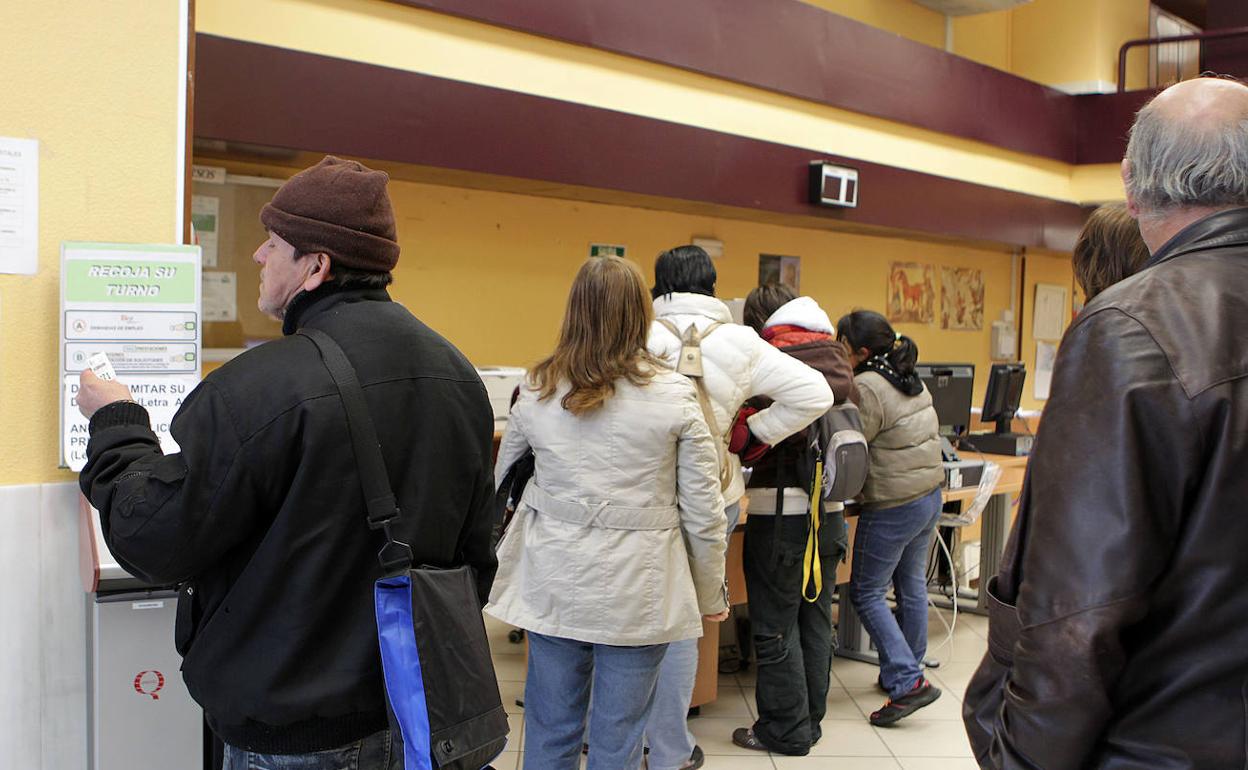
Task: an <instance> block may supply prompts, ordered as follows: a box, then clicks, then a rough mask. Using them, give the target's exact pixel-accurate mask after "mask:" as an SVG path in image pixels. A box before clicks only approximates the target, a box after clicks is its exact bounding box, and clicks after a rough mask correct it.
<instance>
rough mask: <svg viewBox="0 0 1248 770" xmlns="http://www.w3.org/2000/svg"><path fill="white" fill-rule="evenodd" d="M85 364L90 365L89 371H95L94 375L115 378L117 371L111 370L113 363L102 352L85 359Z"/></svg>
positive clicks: (109, 378)
mask: <svg viewBox="0 0 1248 770" xmlns="http://www.w3.org/2000/svg"><path fill="white" fill-rule="evenodd" d="M87 366H90V367H91V371H93V372H95V376H96V377H99V378H100V379H101V380H115V379H117V372H116V371H114V370H113V364H112V362H111V361H109V360H108V356H107V355H105V354H104V353H95V354H94V355H92V356H91V357H90V358H88V359H87Z"/></svg>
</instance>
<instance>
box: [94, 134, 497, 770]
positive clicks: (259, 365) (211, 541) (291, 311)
mask: <svg viewBox="0 0 1248 770" xmlns="http://www.w3.org/2000/svg"><path fill="white" fill-rule="evenodd" d="M386 182H387V177H386V175H385V174H384V173H382V172H379V171H373V170H370V169H368V168H366V167H364V166H362V165H361V164H359V163H355V162H352V161H342V160H339V159H337V158H333V157H328V158H326V159H325V160H323V161H321V163H319V164H317V165H316V166H313V167H312V168H310V169H307V170H305V171H302V172H300V173H299V174H296V175H295V176H294V177H292V178H291V179H290V180H289V181H288V182H287V183H286V184H285V185H284V186H283V187H282V188H281V189H280V190H278V192H277V194H276V195H275V196H274V197H273V200H272V202H271V203H269V204H268V205H266V206H265V207H264V210H263V211H262V212H261V214H260V219H261V221H262V222H263V223H264V225H265V228H266V230H267V231H268V233H269V237H268V239H267V240H266V241H265V242H264V243H263V244H262V245H261V246H260V248H259V249H257V251H256V253H255V257H254V258H255V260H256V262H258V263H259V264H260V265H261V272H260V276H261V278H260V280H261V284H260V300H259V306H260V309H261V310H263V311H264V312H266V313H268V314H269V315H272V316H273V317H275V318H278V319H281V320H282V323H283V333H284V335H285V336H284V337H283V338H282V339H279V340H275V341H273V342H269V343H266V344H264V345H261V346H259V347H257V348H254V349H252V350H249V351H247V352H246V353H244V354H242V355H241V356H239V357H238V358H236V359H234V360H233V361H230V362H229V363H227V364H226V365H224V366H222V367H221V368H220V369H218V370H217V371H214V372H212V373H211V374H210V375H209V376H208V377H207V378H205V380H204V382H203V383H202V384H201V385H200V386H199V387H198V388H196V389H195V391H194V392H193V393H191V395H190V397H189V398H188V399H187V400H186V402H185V403H184V404H183V406H182V408H181V409H180V410H179V412H178V414H177V415H176V416H175V417H174V419H173V425H172V431H173V437H174V439H175V440H176V441H177V442H178V445H179V447H180V448H181V451H180V452H179V453H177V454H172V455H167V456H166V455H162V454H161V451H160V448H159V446H158V444H157V440H156V436H155V434H153V433H152V431H151V429H150V428H149V427H148V415H147V413H146V411H145V410H144V409H143V408H142V407H141V406H139V405H138V404H135V403H133V402H132V401H131V400H130V394H129V391H128V390H127V389H126V388H125V386H124V385H122V384H120V383H118V382H105V381H101V380H99V379H97V378H95V377H94V376H93V375H92V374H91V373H90V372H89V371H87V372H84V373H83V375H82V387H81V390H80V393H79V396H78V402H79V405H80V408H81V409H82V411H83V413H84V414H86V415H87V416H88V417H90V419H91V423H90V431H91V439H90V443H89V444H88V447H87V465H86V467H85V468H84V469H83V471H82V476H81V486H82V490H83V493H84V494H86V495H87V497H88V498H90V500H91V502H92V504H93V505H94V506H95V507H96V508H98V509H99V511H100V520H101V526H102V528H103V531H104V533H105V538H106V539H107V541H108V545H109V548H110V549H111V550H112V552H113V554H114V555H115V556H116V557H117V559H118V561H119V562H120V563H121V564H122V565H123V566H124V567H125V568H126V569H127V570H129V571H130V572H131V573H133V574H135V575H137V576H138V577H140V578H143V579H144V580H148V581H150V582H152V583H164V584H168V583H177V584H181V586H182V588H181V593H180V596H179V600H178V620H177V631H176V640H175V641H176V645H177V648H178V651H179V652H180V653H181V654H182V655H183V658H184V660H183V667H182V670H183V675H184V677H185V680H186V685H187V688H188V689H189V690H190V693H191V695H192V696H193V697H194V698H195V700H196V701H197V702H199V703H200V705H202V706H203V708H204V711H205V713H206V715H207V718H208V722H209V724H210V725H211V727H212V729H213V730H214V731H215V732H216V733H217V735H218V736H219V737H220V738H222V740H224V742H225V743H226V746H227V748H226V767H227V768H229V767H233V766H237V767H251V766H253V765H251V764H248V762H250V761H253V760H254V761H259V762H260V763H261V764H264V766H265V767H268V766H270V764H269V763H268V762H266V761H265V760H263V758H257V757H256V755H266V754H281V755H311V754H313V753H316V752H328V753H325V754H317V755H316V756H308V757H306V758H305V759H303V760H301V763H299V764H292V762H293V761H295V760H294V758H293V757H289V756H288V757H284V760H285V761H286V764H282V767H299V768H320V767H331V766H332V767H338V766H339V765H337V764H333V763H334V762H335V761H336V760H335V757H337V756H339V755H342V756H345V755H350V756H357V755H358V756H359V757H360V762H361V764H359V767H360V768H365V769H367V770H373V769H374V768H376V769H380V768H389V767H392V766H394V767H397V766H398V763H401V759H402V758H401V757H400V756H397V755H393V752H391V750H390V746H391V742H390V736H389V733H388V731H387V719H386V705H385V700H384V698H385V695H384V691H383V682H382V673H381V660H380V656H379V654H378V643H377V629H376V622H375V620H374V617H373V598H372V586H373V581H374V580H376V579H377V578H378V577H380V576H381V575H380V571H381V570H380V566H379V564H378V561H377V551H378V549H379V548H380V547H381V545H382V542H383V539H382V537H381V535H379V534H378V533H377V532H375V531H372V530H370V529H369V527H368V524H367V520H366V512H365V502H364V496H363V492H362V491H361V486H360V478H359V474H358V472H357V465H356V457H355V455H354V453H353V451H352V446H351V439H350V435H349V433H348V430H347V423H346V416H345V411H344V408H343V404H342V401H341V399H340V398H339V395H338V390H337V388H336V387H335V385H334V382H333V380H332V379H331V377H330V375H329V372H328V370H327V369H326V368H325V365H324V364H323V363H322V361H321V358H320V355H319V353H318V351H317V349H316V348H315V347H314V346H313V344H312V342H311V341H310V340H309V339H307V338H305V337H303V336H302V335H296V334H294V332H295V331H296V330H298V329H299V328H301V327H308V328H314V329H320V330H322V331H324V332H325V333H327V334H329V335H330V336H331V337H332V338H333V339H334V340H335V341H336V342H338V344H339V345H341V346H342V348H343V349H344V350H345V352H346V354H347V357H348V359H349V360H350V361H351V364H352V365H353V366H354V367H355V369H356V371H357V372H358V375H359V379H360V383H361V385H362V386H363V389H364V393H365V397H366V400H367V402H368V407H369V411H370V412H371V414H372V417H373V420H374V422H375V423H376V427H377V434H378V440H379V442H380V444H381V448H382V451H383V453H384V455H385V460H386V466H387V469H388V471H389V476H390V482H391V484H392V485H393V487H394V491H395V495H396V496H397V498H398V505H399V508H400V510H401V511H402V515H401V518H400V519H399V520H398V523H397V524H396V525H395V527H394V532H395V537H396V538H397V539H399V540H403V541H406V542H408V543H410V544H411V546H412V549H413V552H414V557H415V559H414V563H416V564H428V565H434V566H453V565H459V564H463V563H468V564H470V565H472V566H473V567H474V568H475V569H476V571H477V575H478V579H479V586H478V588H479V593H480V598H481V601H482V602H484V601H485V599H486V597H487V595H488V594H489V588H490V584H491V582H492V581H493V578H494V571H495V567H496V562H495V559H494V555H493V551H492V549H491V548H490V525H491V510H492V501H493V488H492V483H491V478H492V474H491V460H490V449H491V437H492V432H493V421H492V419H491V411H490V406H489V402H488V398H487V396H486V393H485V388H484V386H483V385H482V383H481V380H480V379H479V378H478V377H477V374H476V371H475V370H474V369H473V367H472V366H471V365H470V364H469V363H468V361H467V360H466V359H465V358H464V356H463V355H462V354H460V352H459V351H458V350H456V349H455V348H454V347H453V346H452V345H451V344H450V343H449V342H447V341H446V340H445V339H443V338H442V337H440V336H439V335H438V334H437V333H435V332H434V331H432V330H430V329H429V328H428V327H427V326H425V325H424V324H422V323H421V322H420V321H419V320H417V319H416V318H415V317H413V316H412V314H411V313H409V312H408V311H407V310H405V309H404V308H403V307H402V306H400V305H398V304H397V303H394V302H392V301H390V297H389V295H388V294H387V292H386V290H385V288H384V287H385V286H386V285H387V284H389V283H390V280H391V277H390V270H391V269H392V268H393V267H394V265H395V263H396V262H397V260H398V257H399V245H398V243H397V242H396V241H395V226H394V214H393V211H392V209H391V205H390V199H389V196H388V194H387V192H386ZM326 763H328V764H326ZM344 766H345V765H344ZM353 766H355V765H353Z"/></svg>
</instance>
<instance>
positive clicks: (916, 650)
mask: <svg viewBox="0 0 1248 770" xmlns="http://www.w3.org/2000/svg"><path fill="white" fill-rule="evenodd" d="M940 509H941V503H940V490H939V489H937V490H935V491H933V492H931V493H929V494H927V495H924V496H923V497H920V498H919V499H918V500H914V501H911V502H909V503H906V504H905V505H899V506H897V507H895V508H881V509H877V510H870V511H863V513H862V514H861V515H860V516H859V517H858V530H857V532H856V534H855V535H854V564H853V569H852V572H851V576H850V586H849V595H850V599H851V601H853V603H854V609H855V610H857V611H858V615H859V617H861V618H862V626H863V628H865V629H866V631H867V633H868V634H870V635H871V641H873V642H875V648H876V650H877V651H878V652H879V654H880V679H881V681H882V682H883V684H884V689H886V690H888V693H889V695H890V696H892V697H894V698H896V697H900V696H902V695H905V694H906V693H907V692H909V691H910V689H911V688H913V687H914V685H915V683H916V682H917V681H918V680H919V678H920V677H922V676H923V666H922V660H923V656H924V655H926V654H927V557H928V550H929V549H930V548H931V544H932V532H933V530H935V529H936V523H937V521H938V520H939V519H940ZM889 583H892V585H893V589H894V592H895V594H896V597H897V613H896V615H894V614H893V613H892V612H890V611H889V609H888V604H887V603H886V602H885V601H884V596H885V594H887V593H888V585H889Z"/></svg>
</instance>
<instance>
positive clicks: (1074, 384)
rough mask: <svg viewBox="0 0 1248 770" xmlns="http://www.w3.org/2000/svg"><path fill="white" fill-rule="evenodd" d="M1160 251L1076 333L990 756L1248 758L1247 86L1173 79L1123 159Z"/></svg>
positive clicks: (985, 727) (1012, 550) (992, 646)
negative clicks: (1175, 82)
mask: <svg viewBox="0 0 1248 770" xmlns="http://www.w3.org/2000/svg"><path fill="white" fill-rule="evenodd" d="M1122 175H1123V181H1124V183H1125V187H1126V194H1127V210H1128V211H1129V212H1130V214H1131V216H1133V217H1135V218H1136V220H1137V221H1138V223H1139V229H1140V235H1141V236H1142V237H1143V239H1144V243H1146V244H1147V245H1148V248H1149V251H1150V253H1151V254H1152V256H1151V257H1150V258H1149V260H1148V262H1147V263H1146V265H1145V267H1144V269H1142V270H1140V271H1139V272H1136V273H1135V274H1134V275H1131V276H1130V277H1128V278H1125V279H1124V280H1121V281H1119V282H1118V283H1115V284H1113V285H1112V286H1109V287H1108V288H1105V289H1104V290H1103V291H1102V292H1100V293H1099V294H1098V295H1097V296H1096V299H1094V300H1093V301H1092V302H1090V303H1089V304H1088V306H1087V307H1086V308H1084V310H1083V312H1082V313H1080V314H1079V317H1078V318H1077V319H1076V320H1075V321H1074V323H1072V324H1071V326H1070V328H1069V329H1068V330H1067V331H1066V334H1065V336H1064V337H1063V338H1062V346H1061V349H1060V351H1059V352H1058V358H1057V366H1056V368H1055V369H1054V371H1053V383H1052V388H1051V390H1050V394H1049V400H1048V403H1047V404H1046V406H1045V409H1044V420H1043V422H1042V423H1041V427H1040V430H1039V434H1038V435H1037V437H1036V442H1035V446H1034V448H1033V450H1032V453H1031V457H1030V460H1029V462H1028V466H1027V480H1026V482H1025V483H1024V486H1023V492H1022V496H1021V498H1020V501H1019V506H1018V513H1017V515H1016V516H1015V519H1014V528H1013V532H1012V533H1011V535H1010V539H1009V542H1008V544H1007V545H1006V548H1005V552H1004V553H1003V554H1002V556H1001V567H1000V571H999V573H998V574H997V576H996V577H995V578H993V580H992V581H991V582H989V583H988V585H987V586H986V589H985V588H981V590H987V591H988V607H989V612H990V623H989V627H988V650H989V654H987V655H985V656H984V659H983V661H982V662H981V663H980V666H979V669H978V670H977V671H976V672H975V675H974V676H973V677H972V679H971V681H970V685H969V686H968V687H967V691H966V697H965V698H964V701H963V710H962V713H963V719H964V720H965V723H966V727H967V734H968V736H969V738H970V743H971V748H972V749H973V750H974V753H975V758H976V761H977V762H978V764H979V766H980V767H983V768H994V769H995V768H1011V769H1012V770H1013V769H1015V768H1017V769H1019V770H1037V769H1038V768H1076V767H1078V768H1116V769H1120V770H1125V768H1166V769H1167V770H1179V769H1180V768H1181V769H1183V770H1191V769H1193V768H1232V767H1234V768H1241V767H1244V766H1245V758H1246V755H1248V751H1246V746H1248V729H1246V722H1248V720H1246V719H1245V704H1246V695H1248V591H1245V590H1244V587H1245V585H1248V558H1245V552H1246V551H1248V516H1245V515H1244V514H1245V501H1246V500H1248V473H1245V470H1244V469H1245V468H1246V467H1248V334H1246V333H1245V325H1246V324H1248V88H1245V87H1244V85H1243V84H1241V83H1238V82H1234V81H1230V80H1224V79H1220V78H1198V79H1195V80H1189V81H1186V82H1183V83H1179V84H1178V85H1175V86H1171V87H1170V88H1167V89H1166V90H1165V91H1162V92H1161V93H1160V94H1159V95H1157V96H1156V97H1155V98H1153V100H1152V101H1150V102H1149V103H1148V104H1147V105H1145V106H1144V107H1143V108H1142V109H1141V110H1140V111H1139V113H1138V114H1137V116H1136V118H1135V124H1134V125H1133V126H1132V128H1131V138H1130V141H1129V142H1128V144H1127V153H1126V158H1124V160H1123V164H1122Z"/></svg>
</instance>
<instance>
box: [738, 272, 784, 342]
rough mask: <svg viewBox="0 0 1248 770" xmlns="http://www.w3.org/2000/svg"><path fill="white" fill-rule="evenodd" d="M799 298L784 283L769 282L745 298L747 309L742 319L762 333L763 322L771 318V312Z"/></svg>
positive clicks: (743, 312) (742, 314)
mask: <svg viewBox="0 0 1248 770" xmlns="http://www.w3.org/2000/svg"><path fill="white" fill-rule="evenodd" d="M795 299H797V294H795V293H794V292H793V290H792V289H790V288H789V287H788V286H785V285H784V284H782V283H768V284H764V285H763V286H758V287H756V288H755V289H754V290H753V291H751V292H750V294H749V296H747V297H746V298H745V309H744V310H743V311H742V313H741V319H742V320H743V321H745V325H746V326H748V327H750V328H751V329H753V330H754V331H756V332H758V333H760V334H761V333H762V331H763V324H765V323H767V319H768V318H771V314H772V313H774V312H776V311H777V310H779V309H780V308H781V307H783V306H785V305H787V304H788V303H790V302H792V301H793V300H795Z"/></svg>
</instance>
